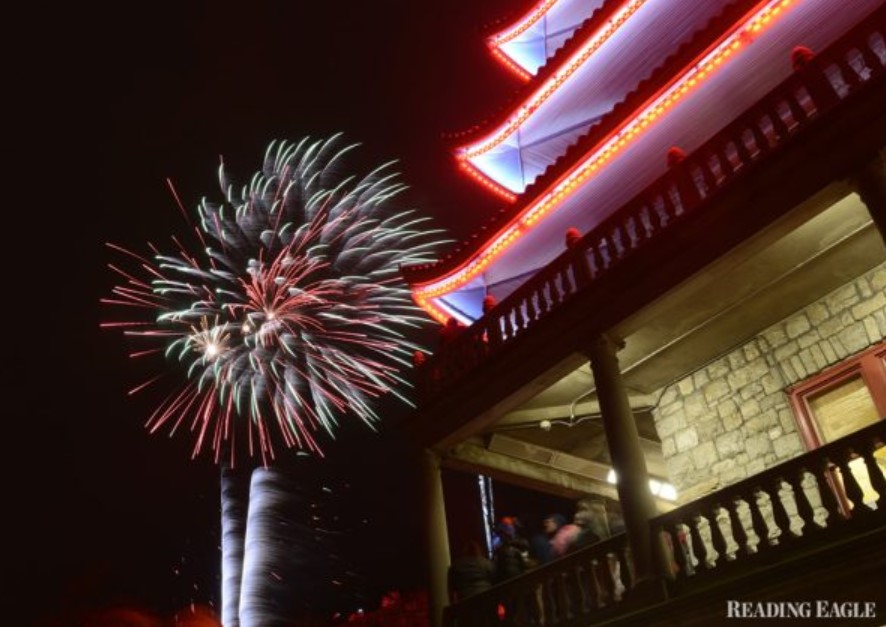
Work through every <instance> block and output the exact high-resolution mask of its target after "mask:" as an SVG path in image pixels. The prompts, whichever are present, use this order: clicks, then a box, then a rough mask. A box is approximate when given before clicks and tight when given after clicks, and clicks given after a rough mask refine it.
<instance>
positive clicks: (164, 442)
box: [3, 0, 533, 625]
mask: <svg viewBox="0 0 886 627" xmlns="http://www.w3.org/2000/svg"><path fill="white" fill-rule="evenodd" d="M532 4H533V2H532V1H531V0H479V1H478V0H458V1H449V2H445V3H443V2H439V3H425V2H415V1H406V0H403V1H388V2H365V1H353V2H339V3H332V2H329V3H308V2H294V1H291V2H271V1H267V0H261V1H256V0H253V1H250V2H239V3H238V2H233V1H229V0H224V1H216V2H189V3H173V2H151V3H139V4H132V3H116V4H115V5H109V7H103V8H99V7H84V6H68V7H66V8H64V9H58V8H56V9H50V8H49V7H45V9H44V8H42V7H35V8H34V9H32V10H34V11H36V14H35V15H33V16H29V17H28V19H25V20H23V22H22V25H21V27H22V29H23V33H24V36H22V37H21V39H22V40H23V44H22V45H21V46H19V47H17V49H16V51H15V53H14V54H13V55H12V56H11V58H12V59H13V65H15V66H16V68H15V70H14V71H13V74H11V75H10V76H12V79H11V80H13V81H15V84H16V88H15V89H11V90H9V91H8V92H7V103H9V104H12V105H13V106H15V107H16V112H17V114H16V115H12V114H9V115H8V117H7V125H9V126H12V127H17V128H13V129H12V131H13V134H15V135H16V136H23V138H24V142H22V143H23V147H22V148H21V150H17V151H15V152H14V153H13V150H12V149H11V148H10V149H9V153H11V154H13V155H14V156H15V161H16V162H17V167H16V173H18V171H23V174H24V175H25V176H24V177H22V178H14V177H12V176H11V175H8V176H7V181H6V183H7V186H15V187H19V188H20V190H22V191H24V194H23V197H22V199H21V200H18V199H17V200H16V201H14V202H13V201H9V203H8V205H7V207H6V214H7V218H11V219H12V220H11V222H7V228H6V229H5V234H6V239H7V246H6V253H5V258H6V257H7V256H8V258H9V260H8V261H7V263H6V264H5V265H6V267H7V269H8V272H7V281H6V285H7V288H8V300H7V303H8V304H7V313H9V314H12V315H11V319H10V318H9V317H8V318H7V319H8V324H10V327H8V335H9V336H10V337H11V339H12V349H13V350H12V353H11V354H10V358H9V359H8V361H7V366H6V368H5V369H4V370H5V374H6V376H5V377H4V380H5V381H6V386H5V390H6V393H5V395H4V396H5V398H6V399H7V405H6V416H5V418H6V422H7V423H8V424H9V425H12V426H13V429H12V431H11V433H10V432H9V431H7V437H6V438H5V439H4V445H5V449H6V453H7V454H6V455H5V456H4V457H5V460H4V461H5V462H6V464H5V466H8V468H7V470H6V479H7V486H6V490H5V496H6V498H5V499H4V501H5V507H4V511H5V516H4V518H5V519H6V521H7V523H6V525H5V529H6V530H7V533H6V537H7V546H10V549H11V552H12V554H13V558H14V559H13V560H12V563H11V566H10V567H8V569H7V571H8V572H9V573H13V576H12V577H11V579H12V582H11V586H10V585H9V582H7V586H6V590H5V593H4V596H6V595H8V598H9V599H10V600H11V601H12V604H13V608H14V609H13V614H16V613H17V609H15V608H20V610H21V617H20V618H17V619H16V620H15V621H13V622H7V620H6V619H5V620H4V621H3V622H4V624H16V625H27V624H31V623H33V624H38V625H40V624H46V625H48V624H63V623H59V622H56V623H53V622H50V618H51V617H52V618H55V619H58V618H59V617H60V616H61V617H66V616H72V615H74V613H75V612H76V611H81V610H84V609H89V608H95V607H102V606H106V605H109V604H114V603H127V604H129V605H130V606H132V607H139V608H146V609H148V610H150V611H152V612H156V613H158V614H161V615H168V614H169V613H170V612H172V611H174V610H175V609H177V608H180V607H182V606H183V605H184V604H186V603H188V602H190V601H191V600H194V601H196V602H199V603H208V602H214V603H217V602H218V592H217V582H216V581H215V580H214V579H213V577H215V576H217V574H218V572H217V566H218V564H217V560H218V542H219V538H218V525H219V521H218V518H219V516H218V476H217V468H216V467H215V466H214V465H213V463H212V461H211V459H210V458H209V456H206V455H204V456H203V457H201V458H198V459H197V460H194V461H191V460H190V459H189V455H190V444H191V442H190V440H189V439H188V438H187V437H184V438H175V439H169V438H166V437H165V436H164V435H156V436H151V435H149V434H148V433H147V432H146V431H145V429H144V428H143V423H144V421H145V419H146V418H147V417H148V415H149V413H150V411H151V409H152V408H153V406H152V405H151V404H150V403H149V402H146V401H145V400H142V399H140V398H139V397H130V396H128V395H127V390H128V389H129V388H130V387H132V386H133V384H135V383H137V382H138V379H137V373H135V372H134V371H133V368H132V364H131V362H130V361H129V360H128V359H127V357H126V348H127V347H126V345H125V343H124V342H123V341H122V338H121V336H120V335H119V334H117V333H115V332H112V331H108V330H101V329H100V328H99V322H100V321H101V320H103V319H106V318H107V317H108V313H107V311H106V310H105V309H103V308H102V307H101V306H100V304H99V300H100V299H101V298H102V297H103V296H107V295H108V294H109V290H110V288H111V287H112V286H113V284H114V283H115V278H114V276H113V275H112V273H111V272H110V271H109V270H108V269H107V267H106V265H107V263H108V262H109V261H111V260H112V259H113V256H112V255H111V254H110V251H109V250H107V248H106V247H105V243H106V242H113V243H116V244H121V245H124V246H126V247H128V248H133V249H137V250H146V249H145V248H144V245H145V244H146V243H147V242H148V241H151V242H154V243H157V244H158V245H161V246H162V245H166V244H167V243H168V242H169V241H170V240H169V237H170V235H173V234H176V233H179V232H180V231H182V230H183V229H184V228H185V227H186V225H185V224H184V222H183V218H182V216H181V214H180V212H179V210H178V209H177V207H176V205H175V202H174V200H173V198H172V196H171V194H170V192H169V190H168V187H167V183H166V179H167V178H168V179H170V180H171V181H172V182H173V184H174V185H175V188H176V189H177V191H178V193H179V195H180V196H181V199H182V202H183V204H184V205H185V207H186V208H187V209H188V210H189V211H193V210H194V208H195V207H196V205H197V203H198V201H199V199H200V198H201V197H202V196H204V195H205V196H209V197H213V196H217V194H218V191H217V178H216V171H217V167H218V163H219V158H220V157H223V158H224V160H225V163H226V164H227V165H228V166H229V168H230V171H231V172H232V173H234V174H235V176H238V177H240V180H245V179H246V178H247V177H249V176H251V175H252V173H253V172H254V171H255V170H256V169H257V168H258V167H259V165H260V163H261V158H262V155H263V152H264V149H265V147H266V146H267V144H268V143H269V142H270V141H271V140H274V139H291V140H296V139H300V138H302V137H304V136H306V135H310V136H313V137H318V138H320V137H327V136H329V135H330V134H332V133H336V132H343V133H344V135H345V138H346V139H348V140H351V141H355V142H360V143H361V144H362V147H361V148H360V149H359V151H358V155H359V156H360V158H363V159H365V161H366V163H367V164H369V165H373V166H374V165H378V164H380V163H382V162H384V161H388V160H391V159H397V160H399V166H398V169H399V171H400V172H401V173H402V180H403V181H404V182H405V183H406V184H407V185H409V186H410V190H409V192H408V193H407V194H406V196H405V197H404V199H403V201H402V202H403V204H404V205H405V206H408V207H414V208H417V209H419V210H421V211H423V212H425V213H427V214H429V215H431V216H433V217H434V218H435V219H436V224H437V226H440V227H443V228H445V229H447V230H448V231H449V233H450V234H451V235H452V236H453V237H455V238H461V237H464V236H466V235H468V234H470V232H471V229H472V228H473V227H474V226H476V225H477V224H479V223H480V222H481V221H482V220H483V218H484V216H486V215H489V212H490V211H493V210H495V209H498V208H499V206H500V202H499V201H497V200H496V199H494V198H493V197H491V196H489V195H487V194H485V193H484V192H482V191H481V190H480V189H479V188H477V187H475V186H474V185H473V184H472V183H471V182H470V181H469V180H468V179H466V178H464V177H463V176H461V175H460V174H458V173H457V171H456V168H455V165H454V161H453V158H452V156H451V148H452V147H454V146H455V145H456V140H453V139H451V137H449V135H450V134H453V133H458V132H460V131H464V130H466V129H468V128H470V127H471V126H473V125H475V124H477V123H480V122H482V121H483V119H484V118H485V117H487V116H489V115H491V114H494V113H495V112H496V111H497V110H498V109H499V108H500V107H503V106H506V105H507V104H508V103H509V102H511V98H512V97H513V95H514V93H515V92H516V90H518V89H519V87H520V83H519V81H518V80H517V79H515V78H513V77H512V76H511V75H509V74H508V72H507V71H506V70H505V69H504V68H503V67H501V66H499V65H498V64H497V63H496V62H495V61H494V60H493V59H492V58H491V56H490V55H489V54H488V52H487V51H486V49H485V47H484V44H483V41H482V35H483V33H484V32H487V30H488V28H489V25H490V24H491V23H492V22H494V21H496V20H503V23H505V24H506V23H508V21H509V20H511V19H513V18H515V17H517V16H518V15H520V13H521V11H522V10H525V9H526V8H528V7H529V6H531V5H532ZM10 27H11V28H15V26H14V25H11V26H10ZM19 34H20V35H22V33H19ZM9 153H8V154H7V157H9V156H10V154H9ZM19 181H21V183H20V184H19ZM9 303H14V305H10V304H9ZM403 411H404V410H401V409H399V408H398V407H396V406H395V408H394V409H392V410H390V411H389V412H388V413H389V414H390V415H391V416H392V419H393V420H392V422H396V419H397V418H398V417H399V416H400V415H402V413H403ZM326 449H327V450H328V451H329V453H330V458H329V463H328V464H326V465H325V466H323V467H312V470H311V472H312V473H323V476H322V477H319V479H318V478H317V477H316V474H315V475H312V477H313V479H316V481H315V482H314V483H310V486H313V487H311V488H310V489H314V488H316V487H317V486H320V487H322V486H323V485H327V486H331V487H332V488H331V489H333V490H334V491H335V492H337V493H341V494H342V495H344V497H343V498H344V500H345V502H346V503H348V504H349V505H350V507H349V509H346V510H343V511H342V513H341V518H342V519H343V520H345V521H346V523H347V524H350V523H349V522H348V521H350V520H352V519H353V520H357V519H359V518H361V517H362V515H363V514H365V515H366V516H367V517H368V518H369V519H370V520H371V523H370V525H369V528H370V529H371V530H372V537H362V536H360V538H359V540H360V541H358V542H353V541H349V542H346V543H345V545H346V549H343V551H344V558H346V559H347V560H349V561H350V562H352V563H353V564H355V565H356V566H355V567H356V569H357V570H358V571H360V573H361V576H364V577H365V578H367V579H368V584H367V585H366V587H367V588H374V589H389V588H395V587H401V588H402V587H408V586H409V585H410V583H413V582H415V581H416V578H417V577H419V576H421V573H422V570H421V569H422V565H421V564H420V563H419V562H418V558H417V556H416V551H415V550H414V545H412V546H407V545H408V544H409V543H407V542H404V541H403V540H404V539H407V540H408V539H410V538H413V537H414V536H415V534H416V533H417V528H418V521H419V513H420V512H419V510H418V504H417V503H415V502H412V499H411V498H407V497H409V495H412V494H413V492H412V491H411V490H412V489H413V488H414V486H413V485H412V483H410V478H409V476H408V475H409V473H405V472H403V468H404V464H406V463H408V457H407V455H406V452H405V451H406V450H407V449H406V447H405V446H404V444H403V442H402V441H401V440H400V439H399V437H398V436H397V435H396V433H394V432H391V431H389V430H387V429H385V428H384V427H383V428H382V433H381V434H380V435H374V434H372V433H371V432H370V431H368V430H367V429H362V428H358V429H346V430H345V433H343V435H342V438H341V439H340V440H339V441H338V442H337V443H331V442H327V443H326ZM306 485H308V484H306ZM306 489H309V488H307V487H306ZM311 498H313V497H311ZM354 533H355V534H365V533H366V532H365V531H363V530H358V531H354ZM370 565H371V566H370ZM195 586H196V588H195ZM7 615H8V613H7Z"/></svg>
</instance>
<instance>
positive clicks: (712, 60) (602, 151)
mask: <svg viewBox="0 0 886 627" xmlns="http://www.w3.org/2000/svg"><path fill="white" fill-rule="evenodd" d="M792 2H794V0H772V1H770V2H766V3H762V4H761V5H757V6H758V7H760V8H758V9H756V11H755V12H753V13H752V15H751V17H749V18H748V19H746V20H744V21H743V22H742V23H741V25H740V26H738V27H737V28H734V29H733V30H732V32H731V33H730V34H729V35H727V36H726V37H725V38H723V39H722V40H721V42H720V43H719V44H718V45H716V46H715V47H714V48H713V49H712V50H711V51H710V52H707V53H705V54H704V55H703V56H701V57H699V58H698V59H697V61H695V62H693V63H691V64H690V65H689V66H688V68H687V69H685V70H684V71H683V72H682V73H681V74H679V75H678V76H677V77H675V78H674V80H672V81H671V83H670V84H669V85H668V86H665V87H664V88H663V89H662V90H661V91H660V92H659V93H658V94H656V95H654V96H653V97H652V98H650V100H649V101H647V102H648V104H647V105H646V106H644V107H642V108H641V109H640V110H639V111H638V112H637V113H636V114H635V115H634V116H633V117H632V118H631V119H630V120H628V121H626V122H625V123H624V124H622V125H621V126H620V127H619V128H617V129H615V130H614V131H613V132H612V133H611V134H610V135H609V136H608V137H607V138H606V139H604V140H603V141H602V142H600V144H598V145H597V147H596V148H594V149H593V150H592V151H591V153H590V155H589V157H588V158H586V159H585V160H583V161H582V162H581V163H579V164H578V165H576V166H575V167H573V168H572V169H571V170H570V171H569V172H567V173H566V174H564V175H563V176H562V177H561V178H560V179H559V180H558V181H557V182H556V183H555V184H554V185H553V186H552V187H551V188H549V191H548V192H547V193H546V194H545V195H544V196H542V197H541V198H539V199H538V200H537V201H536V202H535V203H534V204H533V205H532V206H530V207H528V208H527V209H526V210H525V211H523V213H522V214H521V215H519V216H517V217H516V218H515V219H514V220H512V221H511V222H510V223H509V224H508V225H507V226H506V227H504V229H503V230H502V231H500V232H499V234H498V236H497V237H496V238H495V239H494V240H493V241H492V242H491V243H490V244H489V245H487V247H486V248H485V249H484V250H482V251H481V252H480V253H479V255H477V256H476V257H474V258H472V259H470V260H468V261H466V262H464V263H463V264H461V266H459V267H458V268H456V269H455V270H453V271H452V272H450V273H449V275H448V276H447V277H446V278H443V279H440V280H437V281H434V282H429V283H425V284H419V285H414V286H413V298H414V300H415V301H416V303H417V304H418V305H419V306H420V307H422V308H423V309H424V310H425V311H427V312H428V313H429V314H430V315H431V316H432V317H433V318H435V319H436V320H441V321H442V320H445V319H446V318H448V317H449V316H448V314H447V312H446V311H445V310H444V309H442V308H440V306H439V305H437V304H436V303H434V302H433V300H432V299H434V298H436V297H438V296H442V295H443V294H448V293H451V292H452V291H453V290H455V289H457V288H458V287H460V286H461V285H464V284H465V283H467V282H468V281H470V280H471V279H473V278H474V277H476V276H477V275H478V274H480V273H481V272H482V271H483V270H484V269H485V268H486V267H487V266H488V265H489V264H490V263H492V262H493V261H494V260H495V259H496V258H498V257H499V256H500V255H501V254H502V252H504V250H506V249H507V248H508V247H509V246H510V245H511V244H513V242H514V241H516V240H517V239H518V238H519V237H521V236H522V235H523V233H525V232H526V231H528V230H529V229H530V228H531V227H532V225H534V224H535V223H537V222H538V221H539V220H541V219H542V218H543V217H544V216H545V215H547V214H549V213H550V212H551V211H552V210H554V209H555V208H556V207H557V206H559V205H560V204H561V203H562V202H563V201H564V200H565V199H566V198H568V197H569V196H570V195H572V193H574V192H575V190H576V189H578V188H579V187H581V186H582V185H584V184H585V183H586V182H587V181H588V179H590V178H591V177H592V176H593V175H594V174H595V173H596V172H597V171H598V170H600V169H601V168H602V167H603V166H604V165H605V164H606V163H607V162H608V161H610V160H611V159H612V157H614V156H615V155H617V154H619V153H620V152H622V150H623V149H624V147H625V146H627V145H628V144H631V143H633V142H634V141H635V140H636V138H637V137H638V136H639V135H641V134H642V133H643V132H644V131H645V130H646V128H647V127H648V126H650V125H651V124H652V123H653V122H655V121H656V120H658V119H660V118H661V116H662V115H663V114H664V113H666V112H667V111H669V110H670V109H672V108H673V106H674V105H675V104H677V103H678V102H680V101H682V100H683V99H684V97H685V96H686V94H688V93H689V92H690V91H692V90H693V89H695V88H696V87H697V86H698V85H699V84H701V83H703V82H704V81H705V80H706V79H707V78H709V77H710V76H711V75H712V74H713V73H714V72H715V71H716V70H718V69H719V68H721V67H722V66H723V63H724V61H726V60H727V59H728V58H729V57H731V56H733V55H734V54H735V53H736V52H737V51H738V50H739V49H740V48H742V47H743V46H746V45H747V44H748V43H749V41H752V40H753V38H752V37H747V35H752V34H757V33H759V32H760V31H761V30H762V29H763V28H764V27H766V26H768V25H770V23H771V22H772V21H773V19H774V18H775V17H776V16H778V15H779V14H780V13H782V11H783V10H784V9H785V8H787V6H788V5H789V4H791V3H792Z"/></svg>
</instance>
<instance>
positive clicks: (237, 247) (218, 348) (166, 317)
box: [104, 136, 441, 462]
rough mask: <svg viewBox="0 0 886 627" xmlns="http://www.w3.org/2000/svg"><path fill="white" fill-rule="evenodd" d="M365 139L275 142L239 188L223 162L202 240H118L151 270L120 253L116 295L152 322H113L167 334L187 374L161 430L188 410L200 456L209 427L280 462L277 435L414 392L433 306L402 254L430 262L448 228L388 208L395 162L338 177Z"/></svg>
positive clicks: (168, 346)
mask: <svg viewBox="0 0 886 627" xmlns="http://www.w3.org/2000/svg"><path fill="white" fill-rule="evenodd" d="M353 147H354V146H345V147H340V145H339V137H338V136H335V137H333V138H331V139H329V140H324V141H314V142H311V141H308V140H302V141H301V142H300V143H298V144H288V143H285V142H284V143H272V144H271V145H270V146H269V148H268V150H267V153H266V156H265V161H264V165H263V168H262V170H261V171H260V172H258V173H256V174H255V175H254V176H253V177H252V179H251V181H250V183H249V184H248V185H246V186H244V187H242V188H237V187H235V186H234V185H233V184H232V183H230V182H229V181H228V178H227V174H226V172H225V171H224V168H223V167H222V168H221V169H220V185H221V190H222V192H223V198H224V199H223V201H221V202H211V201H209V200H203V201H202V202H201V204H200V206H199V208H198V211H199V218H200V222H199V226H198V227H196V228H195V229H194V232H195V234H196V236H197V238H198V241H199V247H196V250H198V251H199V252H190V251H189V250H188V249H186V247H185V246H184V245H183V244H181V243H179V240H178V239H177V238H173V241H174V242H175V245H176V248H177V250H176V251H175V252H173V253H171V254H167V253H162V252H160V251H159V250H157V249H155V248H153V247H152V250H153V251H154V255H153V258H152V259H146V258H143V257H141V256H138V255H135V254H133V253H129V252H128V251H123V250H122V249H120V248H118V247H113V248H114V249H115V250H120V251H122V252H126V253H127V254H128V255H130V257H132V258H134V259H136V260H138V261H139V262H140V264H139V265H140V269H141V271H143V272H146V277H145V278H138V277H137V276H136V273H129V272H125V271H123V270H120V269H118V268H117V267H114V266H112V269H113V270H114V271H115V272H117V274H119V275H120V276H121V277H123V279H124V282H123V283H122V284H121V285H118V286H117V287H116V288H115V289H114V290H113V292H114V296H115V297H114V298H111V299H106V300H105V301H104V302H105V303H106V304H111V305H122V306H124V307H125V309H126V310H127V311H132V310H133V308H134V307H133V306H135V307H137V308H142V309H147V310H149V311H151V312H152V313H153V315H154V320H153V322H152V323H150V324H147V325H146V324H145V323H144V322H143V321H141V320H130V321H123V322H115V323H111V324H109V325H107V326H122V327H123V328H125V329H126V335H127V336H128V337H130V338H133V339H134V340H144V341H149V342H153V343H154V344H156V343H158V342H159V343H160V344H161V347H160V348H161V349H162V350H163V352H164V353H165V354H166V355H167V357H170V358H174V359H175V360H177V361H178V362H179V363H181V364H182V365H183V366H184V370H185V372H186V373H187V381H186V383H185V385H184V387H182V388H181V389H179V390H178V391H177V392H175V393H173V394H172V395H171V396H169V397H168V398H167V399H166V400H165V401H164V402H163V403H162V404H161V406H160V407H158V409H157V411H156V412H155V413H154V414H153V415H152V416H151V418H150V419H149V421H148V426H149V428H150V429H151V430H152V431H155V430H157V429H160V428H161V427H164V426H167V427H169V428H171V429H172V430H173V431H174V430H175V429H176V428H177V427H178V426H179V425H180V424H182V423H183V422H185V423H186V424H188V425H189V429H190V430H191V431H192V432H193V433H194V434H195V435H196V440H195V446H194V454H195V455H196V454H197V453H198V452H199V451H200V450H201V449H202V448H203V447H204V446H205V445H206V444H207V442H206V440H207V439H209V440H210V442H209V444H210V445H211V447H212V448H213V449H214V450H215V451H216V458H217V459H218V456H219V454H220V453H221V451H222V450H223V449H229V450H231V451H233V450H234V448H235V446H236V440H237V439H238V438H239V439H240V441H241V442H242V443H243V444H244V446H245V447H246V449H247V450H248V453H249V455H250V456H251V455H256V454H260V456H261V458H262V459H263V460H264V461H265V462H267V460H268V459H269V458H272V457H273V456H274V444H273V443H274V442H275V441H277V442H282V443H283V444H285V446H286V447H295V448H300V449H307V450H314V451H319V448H318V445H317V442H316V440H315V438H314V434H315V433H316V432H317V431H318V430H323V431H327V432H329V433H331V432H332V431H333V429H334V427H335V425H336V424H337V421H338V419H339V418H340V417H342V416H345V415H353V416H356V417H357V418H359V419H360V420H362V421H363V422H365V423H367V424H370V425H371V424H374V423H375V422H376V421H377V420H378V417H377V415H376V414H375V412H374V410H373V402H374V399H376V398H377V397H379V396H380V395H383V394H388V393H392V394H394V395H396V396H398V397H399V398H401V399H402V400H404V401H406V400H407V399H406V398H405V397H404V396H403V395H402V394H401V392H400V391H399V390H400V389H401V388H403V387H406V386H407V383H406V381H404V380H403V378H402V377H401V376H400V375H399V371H400V369H401V368H403V367H408V365H409V364H410V358H411V355H412V354H413V352H414V351H415V350H418V349H419V348H420V347H418V346H416V345H415V344H413V343H412V342H411V341H410V340H409V339H408V337H407V332H408V331H409V330H410V329H413V328H416V327H418V326H420V325H423V324H425V323H429V322H430V320H429V319H427V318H426V317H424V316H423V314H422V313H421V312H420V310H418V309H417V308H416V307H415V306H414V305H413V303H412V299H411V294H410V292H409V290H408V288H407V286H406V284H405V283H404V282H403V281H402V279H401V278H400V274H399V266H400V265H401V264H414V263H425V262H428V261H432V259H433V258H432V256H433V253H434V250H435V249H436V246H437V244H439V243H441V242H440V240H439V239H438V235H439V231H436V230H432V229H429V228H427V219H426V218H420V217H416V216H415V215H414V214H413V213H412V212H409V211H393V210H391V209H389V208H388V207H389V205H390V203H391V199H392V198H393V197H394V196H395V195H396V194H397V193H398V192H400V191H402V190H403V189H404V186H403V185H402V184H401V183H398V182H397V181H396V174H395V173H392V172H390V171H389V169H388V165H384V166H382V167H380V168H378V169H376V170H374V171H373V172H371V173H370V174H368V175H367V176H365V177H363V178H357V177H353V176H350V177H343V176H341V175H340V174H339V172H340V169H341V166H342V163H341V162H342V160H343V157H344V155H345V153H347V152H348V151H349V150H351V149H352V148H353ZM150 353H151V351H148V350H139V351H136V352H133V355H143V354H150ZM407 402H408V401H407Z"/></svg>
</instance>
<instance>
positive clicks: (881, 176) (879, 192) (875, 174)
mask: <svg viewBox="0 0 886 627" xmlns="http://www.w3.org/2000/svg"><path fill="white" fill-rule="evenodd" d="M855 189H856V191H858V195H859V196H861V200H862V202H864V204H865V206H866V207H867V209H868V213H870V214H871V218H872V219H873V221H874V224H875V225H876V226H877V230H878V231H880V237H881V238H883V242H884V243H886V159H884V157H883V155H882V154H880V156H879V157H878V158H877V159H874V161H872V162H871V163H869V164H868V165H867V166H866V167H865V168H864V169H863V170H862V171H861V172H859V173H858V174H857V175H856V178H855Z"/></svg>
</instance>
